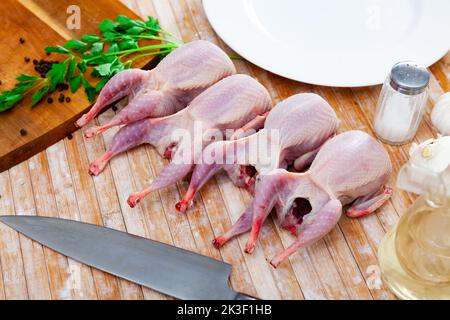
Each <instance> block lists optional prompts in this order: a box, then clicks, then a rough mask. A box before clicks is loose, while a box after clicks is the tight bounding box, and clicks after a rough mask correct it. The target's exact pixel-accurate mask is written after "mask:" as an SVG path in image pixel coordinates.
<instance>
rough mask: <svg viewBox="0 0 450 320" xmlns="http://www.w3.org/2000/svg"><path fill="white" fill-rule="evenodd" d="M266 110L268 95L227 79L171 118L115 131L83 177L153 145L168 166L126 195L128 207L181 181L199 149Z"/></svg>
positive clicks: (244, 81)
mask: <svg viewBox="0 0 450 320" xmlns="http://www.w3.org/2000/svg"><path fill="white" fill-rule="evenodd" d="M271 107H272V103H271V99H270V96H269V93H268V92H267V90H266V89H265V88H264V87H263V86H262V85H261V84H260V83H259V82H258V81H256V80H254V79H253V78H251V77H249V76H246V75H233V76H230V77H227V78H225V79H223V80H221V81H219V82H217V83H216V84H214V85H213V86H211V87H210V88H208V89H207V90H205V91H204V92H203V93H201V94H200V95H199V96H198V97H196V98H195V99H194V100H193V101H192V102H191V104H190V105H189V106H188V107H186V108H185V109H183V110H181V111H179V112H177V113H176V114H173V115H170V116H167V117H163V118H155V119H144V120H140V121H137V122H135V123H132V124H129V125H127V126H125V127H123V128H121V129H120V130H119V131H118V132H117V134H116V135H115V136H114V138H113V140H112V142H111V145H110V147H109V149H108V151H107V152H106V153H105V154H104V155H103V156H101V157H100V158H99V159H97V160H96V161H94V163H93V164H92V165H91V166H90V169H89V172H90V173H91V174H92V175H97V174H98V173H100V172H101V171H102V170H103V168H104V167H105V165H106V163H107V162H108V161H109V160H110V159H111V158H112V157H113V156H115V155H117V154H119V153H121V152H124V151H126V150H128V149H130V148H133V147H135V146H137V145H140V144H143V143H149V144H152V145H153V146H155V147H156V149H157V150H158V152H159V153H160V154H161V155H163V156H165V157H166V158H170V159H171V162H170V164H169V165H168V166H167V167H165V168H164V169H163V171H162V172H161V173H160V174H159V176H157V177H156V178H155V180H154V181H153V183H152V184H151V185H150V186H149V187H148V188H146V189H145V190H143V191H142V192H139V193H135V194H132V195H130V197H129V199H128V203H129V205H130V206H131V207H134V206H135V205H136V203H137V202H139V201H140V199H142V198H143V197H145V196H146V195H147V194H149V193H150V192H152V191H155V190H158V189H160V188H163V187H166V186H168V185H170V184H173V183H175V182H176V181H178V180H180V179H182V178H183V177H184V176H186V175H187V174H188V173H189V172H190V171H191V168H192V167H193V165H194V162H195V161H196V158H197V157H198V156H199V155H201V152H202V150H203V148H204V147H206V146H207V145H208V144H209V143H211V142H212V141H217V140H221V139H223V135H224V133H226V131H227V129H230V130H236V129H239V128H241V127H243V126H244V125H246V124H248V123H249V122H250V123H251V121H252V120H253V119H254V118H255V117H257V116H259V115H263V114H264V113H266V112H267V111H269V110H270V108H271Z"/></svg>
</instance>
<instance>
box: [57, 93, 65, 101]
mask: <svg viewBox="0 0 450 320" xmlns="http://www.w3.org/2000/svg"><path fill="white" fill-rule="evenodd" d="M58 101H59V102H64V94H62V93H60V94H59V97H58Z"/></svg>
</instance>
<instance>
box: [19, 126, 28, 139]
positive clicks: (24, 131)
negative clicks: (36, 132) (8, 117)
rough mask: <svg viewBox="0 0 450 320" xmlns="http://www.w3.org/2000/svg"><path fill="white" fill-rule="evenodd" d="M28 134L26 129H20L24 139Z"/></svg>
mask: <svg viewBox="0 0 450 320" xmlns="http://www.w3.org/2000/svg"><path fill="white" fill-rule="evenodd" d="M27 133H28V132H27V130H25V129H24V128H22V129H20V135H21V136H22V137H24V136H26V135H27Z"/></svg>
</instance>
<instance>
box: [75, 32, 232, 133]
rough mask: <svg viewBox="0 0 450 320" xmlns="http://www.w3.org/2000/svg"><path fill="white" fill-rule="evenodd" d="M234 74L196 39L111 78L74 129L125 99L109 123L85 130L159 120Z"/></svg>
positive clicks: (213, 49) (207, 44)
mask: <svg viewBox="0 0 450 320" xmlns="http://www.w3.org/2000/svg"><path fill="white" fill-rule="evenodd" d="M235 73H236V69H235V67H234V65H233V62H232V61H231V60H230V58H229V57H228V56H227V55H226V54H225V52H223V51H222V50H221V49H220V48H219V47H217V46H216V45H214V44H213V43H211V42H208V41H203V40H198V41H193V42H190V43H188V44H186V45H183V46H182V47H179V48H177V49H175V50H174V51H173V52H171V53H170V54H169V55H168V56H167V57H165V58H164V59H163V60H162V61H161V62H160V63H159V64H158V66H156V67H155V68H154V69H152V70H149V71H146V70H140V69H129V70H124V71H122V72H119V73H118V74H116V75H115V76H114V77H112V78H111V79H110V80H109V81H108V83H107V84H106V85H105V87H104V88H103V89H102V90H101V92H100V94H99V97H98V99H97V101H96V103H95V104H94V105H93V106H92V108H91V109H90V111H89V112H88V113H86V114H84V115H83V116H82V117H81V118H80V119H79V120H78V121H77V122H76V126H78V127H83V126H85V125H86V124H87V123H88V122H89V121H91V120H92V119H93V118H94V117H95V116H97V114H99V113H100V112H101V111H102V110H103V109H104V108H106V107H107V106H109V105H111V104H112V103H113V102H116V101H117V100H119V99H121V98H123V97H126V96H128V105H127V106H126V107H125V108H123V109H122V110H121V111H120V112H119V113H118V114H117V115H116V116H115V117H114V118H113V119H112V120H111V121H110V122H109V123H107V124H105V125H103V126H99V127H92V128H90V129H89V130H86V132H85V136H86V137H88V138H89V137H92V136H94V135H95V134H97V133H100V132H103V131H105V130H107V129H109V128H111V127H113V126H117V125H120V124H126V123H131V122H135V121H138V120H141V119H144V118H147V117H163V116H167V115H170V114H173V113H175V112H177V111H179V110H181V109H183V108H185V107H186V106H187V105H188V104H189V103H190V102H191V101H192V100H193V99H194V98H195V97H196V96H197V95H198V94H200V93H201V92H203V91H204V90H205V89H207V88H209V87H210V86H211V85H213V84H214V83H216V82H217V81H219V80H221V79H223V78H225V77H227V76H230V75H232V74H235Z"/></svg>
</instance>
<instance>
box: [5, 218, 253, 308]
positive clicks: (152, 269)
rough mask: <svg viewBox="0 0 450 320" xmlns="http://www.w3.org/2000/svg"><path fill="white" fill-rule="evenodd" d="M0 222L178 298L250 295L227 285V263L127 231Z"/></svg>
mask: <svg viewBox="0 0 450 320" xmlns="http://www.w3.org/2000/svg"><path fill="white" fill-rule="evenodd" d="M0 221H1V222H3V223H4V224H6V225H8V226H10V227H11V228H13V229H15V230H17V231H19V232H20V233H23V234H24V235H26V236H27V237H29V238H31V239H33V240H35V241H37V242H39V243H41V244H43V245H44V246H46V247H48V248H50V249H53V250H55V251H57V252H59V253H61V254H63V255H66V256H68V257H70V258H73V259H74V260H77V261H79V262H82V263H84V264H87V265H90V266H92V267H94V268H97V269H100V270H103V271H105V272H108V273H111V274H113V275H116V276H118V277H121V278H124V279H127V280H129V281H132V282H135V283H138V284H140V285H143V286H146V287H149V288H152V289H155V290H157V291H160V292H162V293H165V294H168V295H170V296H173V297H175V298H179V299H189V300H190V299H208V300H228V299H230V300H231V299H233V300H255V299H256V298H253V297H250V296H247V295H245V294H242V293H238V292H235V291H233V290H232V289H230V288H229V287H228V278H229V276H230V271H231V265H229V264H227V263H224V262H222V261H218V260H214V259H211V258H209V257H206V256H203V255H199V254H197V253H194V252H191V251H187V250H184V249H180V248H177V247H174V246H171V245H167V244H164V243H161V242H157V241H154V240H149V239H145V238H142V237H138V236H134V235H131V234H129V233H125V232H121V231H117V230H113V229H109V228H105V227H100V226H96V225H93V224H87V223H82V222H78V221H73V220H66V219H59V218H50V217H38V216H0Z"/></svg>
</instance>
